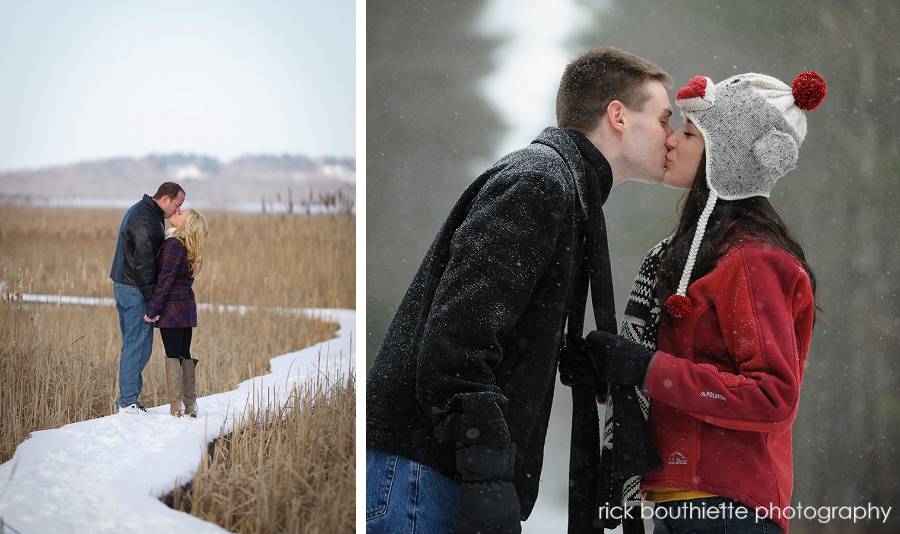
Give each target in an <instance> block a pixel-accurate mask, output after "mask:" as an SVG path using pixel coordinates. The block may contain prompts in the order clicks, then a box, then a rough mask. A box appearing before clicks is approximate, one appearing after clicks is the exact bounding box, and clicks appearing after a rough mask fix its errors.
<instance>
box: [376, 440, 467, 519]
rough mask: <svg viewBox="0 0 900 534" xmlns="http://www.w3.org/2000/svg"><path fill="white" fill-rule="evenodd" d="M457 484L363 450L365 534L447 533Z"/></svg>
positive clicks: (403, 460)
mask: <svg viewBox="0 0 900 534" xmlns="http://www.w3.org/2000/svg"><path fill="white" fill-rule="evenodd" d="M457 515H459V484H457V483H456V482H454V481H453V480H451V479H449V478H447V477H445V476H443V475H441V474H440V473H438V472H437V471H435V470H434V469H432V468H430V467H427V466H424V465H422V464H420V463H418V462H414V461H412V460H409V459H407V458H404V457H402V456H397V455H396V454H388V453H386V452H384V451H381V450H378V449H371V448H369V447H366V534H382V533H384V534H401V533H402V534H415V533H420V534H432V533H434V534H443V533H449V532H450V530H451V529H452V528H453V525H455V524H456V516H457Z"/></svg>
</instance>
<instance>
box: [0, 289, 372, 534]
mask: <svg viewBox="0 0 900 534" xmlns="http://www.w3.org/2000/svg"><path fill="white" fill-rule="evenodd" d="M30 297H32V298H29V300H34V301H40V297H41V296H30ZM57 298H58V297H47V300H48V301H49V302H57ZM96 300H97V302H93V304H98V305H106V304H108V302H105V301H104V299H96ZM106 300H108V299H106ZM79 303H81V304H86V303H87V302H83V301H79ZM302 311H303V312H304V313H306V314H307V315H309V316H312V317H317V318H322V319H324V320H328V321H334V322H337V323H339V324H340V330H338V333H337V337H336V338H334V339H331V340H329V341H326V342H323V343H320V344H318V345H316V346H313V347H309V348H307V349H303V350H300V351H297V352H292V353H289V354H285V355H282V356H278V357H276V358H273V359H272V360H271V373H269V374H267V375H265V376H260V377H256V378H253V379H250V380H246V381H244V382H242V383H241V384H240V385H239V386H238V388H237V389H235V390H233V391H229V392H226V393H218V394H215V395H210V396H208V397H203V398H200V399H198V401H197V404H198V405H199V408H200V413H199V417H198V418H197V419H190V418H181V419H177V418H174V417H171V416H169V407H168V405H164V406H157V407H155V408H150V409H148V413H147V415H142V416H134V415H124V414H122V415H118V414H117V415H110V416H107V417H102V418H99V419H93V420H90V421H84V422H81V423H73V424H69V425H66V426H63V427H62V428H58V429H54V430H41V431H37V432H32V434H31V437H30V438H29V439H27V440H26V441H25V442H23V443H22V444H21V445H19V447H18V448H17V449H16V452H15V455H14V456H13V458H12V459H11V460H9V461H8V462H6V463H4V464H2V465H0V518H2V519H3V522H5V524H6V525H7V526H8V527H11V528H13V529H15V531H16V532H20V533H22V534H25V533H46V532H54V533H63V532H73V533H75V532H77V533H81V532H90V533H104V532H110V533H120V532H132V533H140V532H146V533H154V534H155V533H159V532H175V531H181V532H191V533H206V532H216V533H223V532H227V531H226V530H224V529H222V528H220V527H218V526H217V525H214V524H212V523H208V522H206V521H202V520H200V519H197V518H195V517H192V516H190V515H188V514H185V513H182V512H177V511H174V510H172V509H170V508H169V507H167V506H166V505H165V504H163V503H161V502H160V501H159V500H158V497H159V496H160V495H161V494H164V493H168V492H170V491H172V489H173V488H174V487H175V482H176V479H179V483H185V482H187V481H189V480H190V479H192V478H193V473H194V472H195V471H196V470H197V467H198V466H199V465H200V462H201V460H202V458H203V455H204V454H206V448H207V444H208V443H209V442H211V441H212V440H213V439H215V438H216V437H217V436H218V435H219V433H220V431H221V430H224V431H225V432H230V431H231V428H232V425H233V424H234V419H235V418H236V419H237V420H238V421H241V420H242V419H244V417H245V416H246V412H247V410H248V408H251V407H255V408H257V409H258V408H260V407H261V406H265V405H266V404H268V405H270V406H272V407H273V408H275V409H277V408H278V407H280V406H282V405H283V404H284V403H285V402H286V400H287V394H288V393H290V390H291V389H292V387H293V386H294V384H297V383H302V382H306V381H314V380H315V379H316V376H317V375H318V374H319V373H320V372H321V373H327V374H328V375H329V376H330V377H331V379H332V380H333V379H335V378H337V377H339V376H345V377H346V376H347V375H348V374H349V373H350V372H351V371H352V372H355V365H356V364H355V362H356V339H355V336H354V334H353V333H354V330H355V321H356V311H355V310H333V309H317V310H302ZM151 365H152V363H151ZM199 369H200V370H199V371H198V372H202V367H201V368H199ZM201 393H202V392H201ZM251 399H253V401H252V403H251V402H248V401H249V400H251ZM4 532H6V531H4Z"/></svg>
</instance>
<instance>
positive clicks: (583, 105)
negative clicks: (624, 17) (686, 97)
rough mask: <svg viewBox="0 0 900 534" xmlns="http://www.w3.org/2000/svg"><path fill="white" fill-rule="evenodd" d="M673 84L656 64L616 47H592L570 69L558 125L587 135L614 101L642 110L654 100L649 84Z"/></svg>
mask: <svg viewBox="0 0 900 534" xmlns="http://www.w3.org/2000/svg"><path fill="white" fill-rule="evenodd" d="M650 80H659V81H660V82H662V84H663V86H665V87H666V88H670V87H672V85H673V80H672V77H671V76H669V75H668V73H666V71H664V70H662V69H661V68H659V66H657V65H656V64H655V63H652V62H650V61H647V60H646V59H644V58H642V57H639V56H636V55H634V54H629V53H628V52H625V51H623V50H619V49H618V48H615V47H612V46H602V47H599V48H592V49H591V50H588V51H587V52H585V53H584V54H582V55H581V56H580V57H578V58H576V59H574V60H573V61H572V62H571V63H569V64H568V65H567V66H566V70H565V72H563V75H562V79H561V80H560V82H559V91H558V92H557V93H556V123H557V126H559V127H560V128H567V129H570V130H576V131H579V132H582V133H587V132H590V131H591V130H593V129H594V128H596V126H597V122H598V121H599V120H600V117H601V116H602V115H603V114H604V113H606V108H608V107H609V104H610V102H612V101H613V100H618V101H620V102H622V104H624V105H625V107H627V108H628V109H631V110H634V111H641V110H642V109H643V108H644V104H646V103H647V100H649V99H650V96H651V95H650V92H649V91H647V90H646V88H645V85H644V84H645V82H647V81H650Z"/></svg>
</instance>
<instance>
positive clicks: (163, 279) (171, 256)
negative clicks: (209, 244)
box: [146, 238, 186, 319]
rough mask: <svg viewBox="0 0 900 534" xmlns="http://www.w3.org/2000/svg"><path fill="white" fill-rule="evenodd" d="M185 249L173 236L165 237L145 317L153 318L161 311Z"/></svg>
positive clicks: (183, 256) (182, 259)
mask: <svg viewBox="0 0 900 534" xmlns="http://www.w3.org/2000/svg"><path fill="white" fill-rule="evenodd" d="M185 255H186V251H185V249H184V246H182V245H181V243H180V242H179V241H178V240H177V239H174V238H170V239H167V240H166V242H165V243H164V244H163V248H162V265H161V266H160V271H159V279H157V281H156V288H155V289H154V290H153V298H151V299H150V303H149V304H147V313H146V315H147V317H149V318H151V319H152V318H154V317H156V316H157V315H159V312H160V311H162V309H163V306H165V304H166V299H168V298H169V290H170V289H172V283H173V282H174V281H175V275H176V274H177V273H178V266H179V265H180V264H181V262H182V261H184V258H185Z"/></svg>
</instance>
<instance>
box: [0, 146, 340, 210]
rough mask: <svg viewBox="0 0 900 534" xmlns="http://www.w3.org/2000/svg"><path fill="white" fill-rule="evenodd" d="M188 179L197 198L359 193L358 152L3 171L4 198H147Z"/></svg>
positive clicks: (254, 199)
mask: <svg viewBox="0 0 900 534" xmlns="http://www.w3.org/2000/svg"><path fill="white" fill-rule="evenodd" d="M166 181H174V182H178V183H179V184H181V186H182V187H184V189H185V191H187V194H188V201H189V203H203V204H206V205H211V206H224V205H225V204H227V203H235V202H245V203H248V202H249V203H257V204H260V203H262V202H266V203H286V202H287V201H288V199H289V198H290V199H291V200H292V201H293V202H295V203H297V202H299V201H303V200H306V201H308V200H312V201H318V200H320V199H321V198H326V197H333V196H335V195H340V196H341V197H342V198H344V199H347V198H349V199H351V201H355V198H356V159H355V158H308V157H306V156H292V155H283V156H271V155H252V156H244V157H241V158H238V159H236V160H233V161H230V162H227V163H223V162H220V161H219V160H217V159H216V158H212V157H208V156H202V155H194V154H168V155H155V154H154V155H150V156H147V157H144V158H115V159H108V160H100V161H88V162H83V163H76V164H73V165H64V166H58V167H47V168H44V169H36V170H27V171H14V172H5V173H0V201H7V202H9V201H18V202H21V201H27V200H35V201H40V200H44V199H61V198H63V199H110V200H114V199H126V200H130V199H135V200H136V199H139V198H140V197H141V195H142V194H144V193H147V194H150V195H152V194H153V193H154V192H155V191H156V188H157V187H158V186H159V184H161V183H162V182H166Z"/></svg>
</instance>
